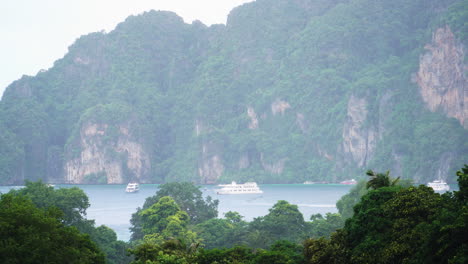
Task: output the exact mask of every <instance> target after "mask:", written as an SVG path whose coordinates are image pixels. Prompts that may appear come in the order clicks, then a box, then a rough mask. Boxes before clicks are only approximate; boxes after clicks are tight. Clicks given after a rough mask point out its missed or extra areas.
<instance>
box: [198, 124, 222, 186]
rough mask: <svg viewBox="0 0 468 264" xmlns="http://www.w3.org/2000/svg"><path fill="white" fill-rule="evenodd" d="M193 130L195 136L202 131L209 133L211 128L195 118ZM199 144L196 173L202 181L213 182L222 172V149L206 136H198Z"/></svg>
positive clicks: (205, 182)
mask: <svg viewBox="0 0 468 264" xmlns="http://www.w3.org/2000/svg"><path fill="white" fill-rule="evenodd" d="M195 132H196V135H197V136H200V135H201V134H202V133H210V132H211V128H210V127H208V126H206V125H205V124H204V122H202V121H201V120H198V119H197V120H196V121H195ZM199 146H200V148H201V149H200V154H199V158H198V175H199V176H200V179H201V182H202V183H204V184H214V183H216V181H217V180H218V179H219V177H221V175H223V172H224V165H223V160H222V158H221V157H222V156H221V153H222V150H221V148H220V147H219V145H218V144H216V143H214V142H211V141H210V140H209V139H206V138H200V145H199Z"/></svg>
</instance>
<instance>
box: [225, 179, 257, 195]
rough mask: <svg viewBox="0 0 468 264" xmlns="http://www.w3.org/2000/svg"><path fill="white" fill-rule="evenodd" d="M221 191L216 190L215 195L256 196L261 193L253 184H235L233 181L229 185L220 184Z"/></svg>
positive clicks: (255, 184)
mask: <svg viewBox="0 0 468 264" xmlns="http://www.w3.org/2000/svg"><path fill="white" fill-rule="evenodd" d="M218 186H219V187H222V188H221V189H218V190H216V194H257V193H263V191H262V190H260V188H259V187H258V185H257V183H255V182H246V183H244V184H237V183H236V182H235V181H233V182H232V183H230V184H220V185H218Z"/></svg>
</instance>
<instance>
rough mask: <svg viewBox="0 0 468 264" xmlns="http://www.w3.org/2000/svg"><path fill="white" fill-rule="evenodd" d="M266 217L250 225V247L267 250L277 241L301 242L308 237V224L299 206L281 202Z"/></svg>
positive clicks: (258, 218)
mask: <svg viewBox="0 0 468 264" xmlns="http://www.w3.org/2000/svg"><path fill="white" fill-rule="evenodd" d="M269 211H270V212H269V213H268V214H267V215H265V216H261V217H257V218H255V219H254V220H253V221H252V222H251V223H250V225H249V236H248V240H249V245H251V246H254V247H261V248H266V247H268V246H270V245H271V244H273V242H274V241H276V240H289V241H292V242H299V241H301V240H302V239H303V238H304V237H305V236H306V235H305V232H306V222H305V221H304V216H303V215H302V213H301V212H300V211H299V209H298V207H297V205H293V204H290V203H288V202H287V201H284V200H280V201H278V202H277V203H276V204H275V205H273V207H272V208H270V209H269Z"/></svg>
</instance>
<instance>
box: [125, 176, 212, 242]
mask: <svg viewBox="0 0 468 264" xmlns="http://www.w3.org/2000/svg"><path fill="white" fill-rule="evenodd" d="M164 196H170V197H171V199H173V200H174V201H175V202H176V203H177V205H178V206H179V208H180V210H182V211H184V212H186V213H187V214H188V216H189V220H190V223H191V224H197V223H201V222H203V221H206V220H208V219H211V218H215V217H217V216H218V204H219V201H218V200H212V199H211V197H210V196H208V197H206V199H203V193H202V192H201V191H200V188H199V187H197V186H195V185H194V184H193V183H190V182H171V183H165V184H162V185H161V186H159V190H158V191H157V193H156V195H154V196H151V197H148V198H146V200H145V203H144V204H143V208H138V209H137V212H135V213H134V214H132V218H131V219H130V223H131V224H132V227H131V228H130V230H131V232H132V236H131V240H138V239H142V238H143V236H144V234H143V233H141V230H142V227H141V225H142V224H141V215H140V212H141V211H143V210H146V209H148V208H149V207H151V206H152V205H153V204H155V203H157V202H158V201H159V200H160V199H161V198H162V197H164Z"/></svg>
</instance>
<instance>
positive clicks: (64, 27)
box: [0, 0, 252, 95]
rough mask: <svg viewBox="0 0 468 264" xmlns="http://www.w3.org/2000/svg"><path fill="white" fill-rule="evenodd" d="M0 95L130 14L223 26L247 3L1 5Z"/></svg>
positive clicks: (54, 1) (107, 0)
mask: <svg viewBox="0 0 468 264" xmlns="http://www.w3.org/2000/svg"><path fill="white" fill-rule="evenodd" d="M0 1H1V5H0V36H1V40H0V58H1V60H0V95H1V94H3V90H4V89H5V88H6V87H7V86H8V85H9V84H10V83H12V82H13V81H14V80H17V79H19V78H20V77H21V76H22V75H23V74H26V75H36V73H37V72H38V71H39V70H40V69H48V68H50V67H51V66H52V64H53V62H54V61H55V60H57V59H59V58H62V57H63V55H65V53H66V52H67V48H68V46H70V45H71V44H72V43H73V42H74V41H75V40H76V39H77V38H78V37H79V36H81V35H84V34H87V33H90V32H96V31H101V30H105V31H107V32H109V31H111V30H112V29H114V28H115V26H116V25H117V24H118V23H119V22H122V21H124V20H125V18H126V17H128V16H130V15H136V14H140V13H142V12H144V11H148V10H151V9H154V10H169V11H174V12H175V13H177V14H178V15H179V16H181V17H183V18H184V20H185V22H186V23H191V22H192V21H193V20H197V19H198V20H200V21H202V22H203V23H204V24H207V25H211V24H217V23H223V24H224V23H226V18H227V15H228V14H229V11H231V10H232V9H233V8H234V7H236V6H239V5H241V4H243V3H246V2H252V0H196V1H194V0H0Z"/></svg>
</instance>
